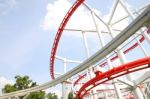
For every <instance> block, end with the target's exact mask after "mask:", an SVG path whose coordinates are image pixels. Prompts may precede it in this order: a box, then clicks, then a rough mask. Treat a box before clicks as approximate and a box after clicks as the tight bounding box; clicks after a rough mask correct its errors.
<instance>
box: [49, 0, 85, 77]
mask: <svg viewBox="0 0 150 99" xmlns="http://www.w3.org/2000/svg"><path fill="white" fill-rule="evenodd" d="M83 2H84V0H77V1H76V2H75V3H74V4H73V6H72V7H71V8H70V9H69V11H68V12H67V14H66V16H65V17H64V19H63V21H62V22H61V24H60V26H59V29H58V31H57V34H56V36H55V40H54V43H53V47H52V51H51V57H50V75H51V78H52V79H55V77H54V61H55V55H56V51H57V47H58V43H59V40H60V37H61V35H62V32H63V30H64V28H65V26H66V24H67V22H68V21H69V19H70V18H71V16H72V14H73V13H74V12H75V11H76V9H77V8H78V7H79V6H80V5H81V4H82V3H83Z"/></svg>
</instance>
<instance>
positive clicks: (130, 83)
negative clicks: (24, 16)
mask: <svg viewBox="0 0 150 99" xmlns="http://www.w3.org/2000/svg"><path fill="white" fill-rule="evenodd" d="M117 81H119V82H121V83H123V84H126V85H128V86H131V87H134V83H133V82H131V81H129V80H125V79H117Z"/></svg>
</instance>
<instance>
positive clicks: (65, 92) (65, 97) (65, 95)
mask: <svg viewBox="0 0 150 99" xmlns="http://www.w3.org/2000/svg"><path fill="white" fill-rule="evenodd" d="M63 62H64V73H66V72H67V59H66V58H64V59H63ZM68 92H69V90H68V88H67V83H66V82H65V81H64V82H62V99H68Z"/></svg>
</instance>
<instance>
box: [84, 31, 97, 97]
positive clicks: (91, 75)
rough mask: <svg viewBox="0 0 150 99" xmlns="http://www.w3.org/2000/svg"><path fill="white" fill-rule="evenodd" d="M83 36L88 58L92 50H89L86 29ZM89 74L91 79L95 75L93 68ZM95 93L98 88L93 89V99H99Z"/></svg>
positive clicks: (89, 70)
mask: <svg viewBox="0 0 150 99" xmlns="http://www.w3.org/2000/svg"><path fill="white" fill-rule="evenodd" d="M82 36H83V41H84V46H85V52H86V55H87V58H89V57H90V52H89V48H88V44H87V39H86V35H85V32H84V31H82ZM87 75H88V78H89V79H91V78H92V77H93V73H92V68H89V69H88V72H87ZM94 93H96V90H93V91H92V94H93V99H97V96H96V95H95V94H94Z"/></svg>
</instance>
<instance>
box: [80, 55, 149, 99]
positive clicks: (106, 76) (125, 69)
mask: <svg viewBox="0 0 150 99" xmlns="http://www.w3.org/2000/svg"><path fill="white" fill-rule="evenodd" d="M140 67H141V68H140ZM146 68H150V57H147V58H143V59H139V60H136V61H133V62H129V63H126V64H123V65H121V66H118V67H114V68H113V69H111V70H108V71H106V72H104V73H98V74H97V75H96V76H95V77H94V78H92V79H91V80H89V81H88V82H86V83H85V84H84V85H83V86H82V87H81V88H80V90H79V91H78V94H77V96H78V99H82V97H83V96H84V95H85V94H86V93H87V92H88V91H89V90H91V89H92V88H94V87H96V86H98V85H99V84H102V83H104V82H106V81H109V80H112V79H114V78H117V77H120V76H123V75H126V74H129V73H132V72H135V71H139V70H142V69H146Z"/></svg>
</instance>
